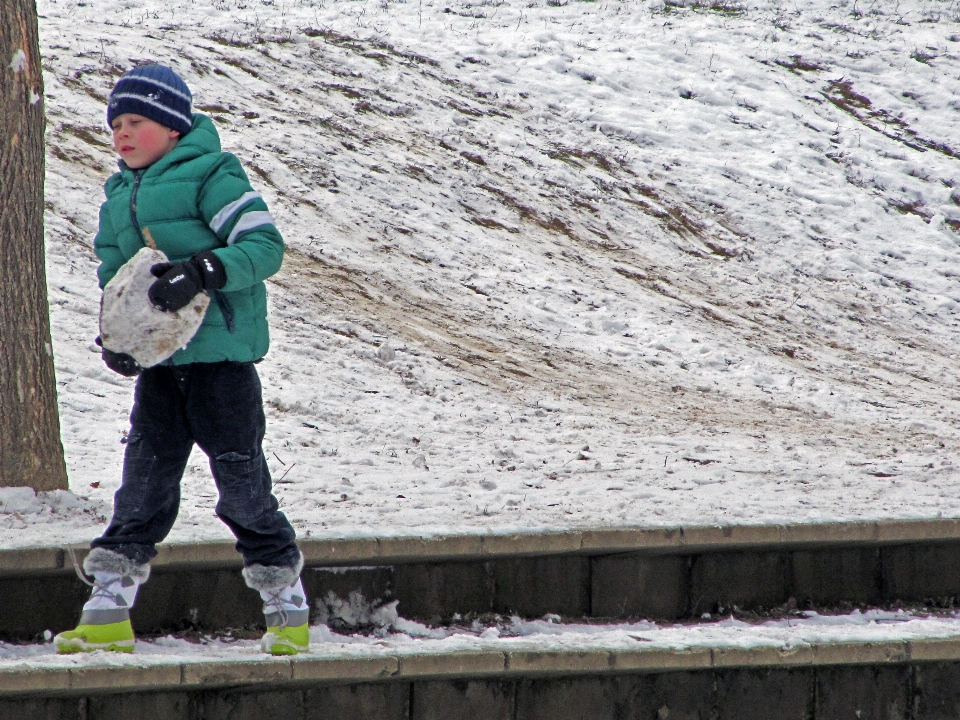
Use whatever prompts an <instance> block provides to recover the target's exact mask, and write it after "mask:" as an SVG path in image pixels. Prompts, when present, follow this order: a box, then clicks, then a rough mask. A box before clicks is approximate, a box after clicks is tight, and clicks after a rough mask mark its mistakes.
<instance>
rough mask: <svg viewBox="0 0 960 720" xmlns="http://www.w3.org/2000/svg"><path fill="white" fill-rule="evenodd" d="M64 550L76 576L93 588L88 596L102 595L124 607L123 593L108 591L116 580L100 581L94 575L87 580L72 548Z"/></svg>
mask: <svg viewBox="0 0 960 720" xmlns="http://www.w3.org/2000/svg"><path fill="white" fill-rule="evenodd" d="M66 551H67V552H68V553H69V554H70V559H71V560H72V561H73V569H74V571H76V573H77V577H78V578H80V580H81V581H82V582H83V584H84V585H89V586H90V587H91V588H93V590H92V591H91V592H90V598H91V599H92V598H97V597H102V598H106V599H108V600H112V601H113V604H114V605H116V606H117V607H126V606H127V601H126V599H124V597H123V595H121V594H120V593H115V592H110V589H109V588H110V586H111V585H112V584H113V583H114V582H116V581H115V580H108V581H106V582H101V581H100V580H97V578H96V576H94V577H93V580H88V579H87V576H86V575H84V573H83V570H82V569H81V568H80V563H78V562H77V555H76V553H74V551H73V548H66Z"/></svg>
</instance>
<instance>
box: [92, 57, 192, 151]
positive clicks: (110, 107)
mask: <svg viewBox="0 0 960 720" xmlns="http://www.w3.org/2000/svg"><path fill="white" fill-rule="evenodd" d="M192 102H193V95H191V93H190V88H188V87H187V84H186V83H185V82H184V81H183V80H182V79H181V78H180V76H179V75H177V74H176V73H175V72H174V71H173V70H171V69H170V68H168V67H165V66H163V65H141V66H140V67H135V68H133V70H130V71H129V72H127V73H126V74H125V75H124V76H123V77H121V78H120V79H119V80H118V81H117V84H116V87H114V88H113V92H111V93H110V101H109V103H108V104H107V124H108V125H112V124H113V119H114V118H115V117H117V116H118V115H123V114H124V113H133V114H135V115H142V116H143V117H145V118H149V119H150V120H153V121H154V122H158V123H160V124H161V125H163V126H164V127H167V128H170V129H171V130H176V131H177V132H179V133H180V135H181V136H183V135H186V134H187V133H188V132H190V129H191V128H192V127H193V114H192V112H191V107H190V106H191V104H192Z"/></svg>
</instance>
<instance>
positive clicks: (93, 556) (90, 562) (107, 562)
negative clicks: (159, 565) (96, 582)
mask: <svg viewBox="0 0 960 720" xmlns="http://www.w3.org/2000/svg"><path fill="white" fill-rule="evenodd" d="M83 570H84V572H85V573H87V575H93V574H94V573H95V572H106V573H113V574H114V575H120V576H126V577H131V578H133V579H134V580H136V581H137V582H138V583H140V584H141V585H142V584H143V583H145V582H146V581H147V578H149V577H150V565H149V563H144V564H143V565H141V564H139V563H136V562H134V561H133V560H131V559H130V558H128V557H127V556H126V555H121V554H120V553H118V552H114V551H113V550H107V549H106V548H99V547H98V548H94V549H93V550H91V551H90V554H89V555H87V557H86V559H85V560H84V561H83Z"/></svg>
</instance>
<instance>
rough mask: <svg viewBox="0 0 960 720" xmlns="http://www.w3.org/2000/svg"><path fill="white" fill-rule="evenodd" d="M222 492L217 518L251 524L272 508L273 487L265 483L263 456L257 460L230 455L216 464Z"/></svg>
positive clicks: (245, 456) (215, 468)
mask: <svg viewBox="0 0 960 720" xmlns="http://www.w3.org/2000/svg"><path fill="white" fill-rule="evenodd" d="M213 464H214V477H215V478H216V481H217V487H218V489H219V490H220V500H219V501H218V502H217V515H219V516H220V517H225V518H229V519H230V520H233V521H234V522H237V523H239V524H241V525H249V524H250V523H252V522H254V521H256V520H257V519H259V518H260V517H261V516H262V515H263V513H264V512H265V511H266V510H268V509H269V508H270V487H269V484H268V483H266V482H265V474H264V465H265V462H264V459H263V455H262V454H258V455H256V456H255V457H252V458H251V457H250V456H249V455H246V454H243V453H236V452H229V453H225V454H223V455H219V456H218V457H217V458H216V459H215V460H214V462H213Z"/></svg>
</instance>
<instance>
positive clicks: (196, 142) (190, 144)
mask: <svg viewBox="0 0 960 720" xmlns="http://www.w3.org/2000/svg"><path fill="white" fill-rule="evenodd" d="M220 151H221V147H220V133H218V132H217V128H216V126H215V125H214V124H213V120H211V119H210V118H209V117H207V116H206V115H201V114H200V113H195V114H194V116H193V127H192V128H191V130H190V132H188V133H187V134H186V135H184V136H183V137H182V138H180V140H179V141H178V142H177V146H176V147H175V148H174V149H173V150H171V151H170V152H168V153H167V154H166V155H164V156H163V157H162V158H160V159H159V160H157V161H156V162H155V163H154V164H153V165H151V166H150V167H148V168H147V169H146V171H145V172H144V174H147V173H149V174H154V173H161V172H163V171H164V170H166V169H167V168H168V167H170V166H171V165H177V164H178V163H182V162H186V161H187V160H193V159H194V158H198V157H200V156H201V155H206V154H207V153H219V152H220ZM118 165H119V166H120V171H121V172H122V173H132V172H133V170H131V169H130V168H129V167H127V164H126V163H125V162H124V161H123V160H120V161H119V163H118Z"/></svg>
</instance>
